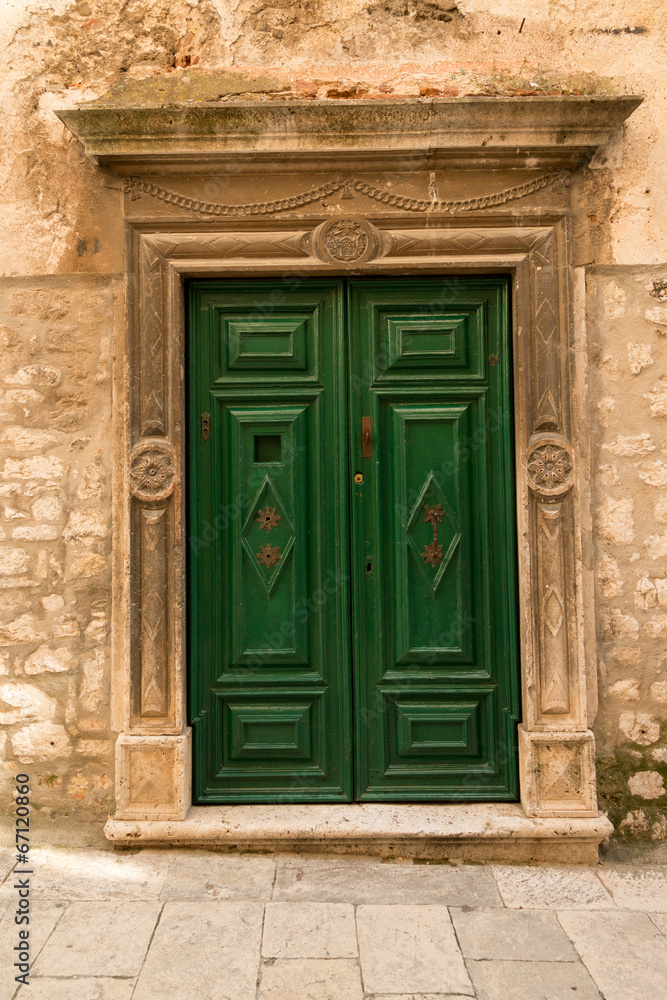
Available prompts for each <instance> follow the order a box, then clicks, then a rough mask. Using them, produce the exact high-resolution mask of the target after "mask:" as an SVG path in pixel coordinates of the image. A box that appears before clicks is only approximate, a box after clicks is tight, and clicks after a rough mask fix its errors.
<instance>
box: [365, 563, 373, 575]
mask: <svg viewBox="0 0 667 1000" xmlns="http://www.w3.org/2000/svg"><path fill="white" fill-rule="evenodd" d="M366 572H367V573H372V572H373V563H372V562H367V563H366Z"/></svg>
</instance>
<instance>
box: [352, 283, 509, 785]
mask: <svg viewBox="0 0 667 1000" xmlns="http://www.w3.org/2000/svg"><path fill="white" fill-rule="evenodd" d="M349 321H350V329H349V338H350V345H351V346H350V366H351V367H350V386H351V391H350V407H351V410H350V434H351V443H350V455H351V470H350V471H351V474H352V477H354V476H355V475H356V477H357V480H358V478H359V475H361V476H362V477H363V481H362V482H361V483H359V482H357V481H355V486H354V489H353V498H352V528H353V553H352V566H353V578H354V586H353V588H352V589H353V595H354V607H353V622H354V634H355V727H356V748H357V750H356V762H357V763H356V775H355V780H356V796H355V797H356V798H358V799H361V800H377V799H389V800H397V799H411V800H413V801H414V800H416V799H421V800H428V799H431V800H433V799H436V800H437V799H443V800H444V799H447V800H452V799H471V800H472V799H477V800H479V799H485V798H488V799H494V800H498V799H514V798H516V796H517V787H516V786H517V781H516V771H517V768H516V738H515V732H516V721H517V715H518V690H517V689H518V674H519V671H518V649H517V629H516V614H517V611H516V609H517V606H518V601H517V584H516V572H515V564H516V557H515V545H516V541H515V531H514V524H515V513H514V502H515V501H514V491H513V482H514V470H513V449H512V436H513V429H512V420H511V414H512V405H511V398H510V386H511V358H510V338H509V315H508V285H507V281H506V279H504V278H497V279H495V278H494V279H488V280H484V281H479V280H475V279H469V278H448V279H433V280H409V279H404V280H402V281H395V280H392V281H387V280H373V279H369V280H359V281H356V282H351V283H350V286H349ZM362 418H366V421H364V423H363V424H362ZM368 418H370V447H369V442H368V438H367V437H366V441H365V447H364V441H363V435H362V427H363V428H364V431H366V430H367V428H368ZM369 451H370V456H369V455H368V452H369ZM364 454H366V457H364Z"/></svg>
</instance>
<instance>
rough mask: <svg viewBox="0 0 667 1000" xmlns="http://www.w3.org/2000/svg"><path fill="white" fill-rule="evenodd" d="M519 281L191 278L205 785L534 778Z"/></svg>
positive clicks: (194, 594) (439, 796)
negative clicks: (515, 365) (522, 748)
mask: <svg viewBox="0 0 667 1000" xmlns="http://www.w3.org/2000/svg"><path fill="white" fill-rule="evenodd" d="M508 293H509V290H508V285H507V281H506V279H504V278H501V277H494V278H489V279H471V278H456V277H455V278H446V279H443V278H429V279H414V278H390V279H387V278H384V279H376V278H369V279H358V280H357V279H355V280H342V279H326V280H321V279H316V278H313V279H310V278H307V279H303V278H299V277H289V278H285V279H280V278H276V279H264V280H238V281H197V282H193V283H192V284H191V286H190V296H189V323H188V327H189V346H188V357H187V365H188V373H189V375H188V379H189V397H188V414H189V460H188V475H189V503H188V519H189V521H188V530H189V546H188V548H189V633H190V655H189V670H190V714H191V722H192V725H193V729H194V787H195V800H196V801H198V802H200V803H207V802H209V803H212V802H290V801H291V802H313V801H320V802H322V801H324V802H349V801H353V800H358V801H378V800H384V801H425V800H431V801H438V800H459V801H460V800H468V801H474V800H485V799H486V800H488V799H492V800H506V799H514V798H516V790H517V778H516V722H517V717H518V673H519V671H518V650H517V624H516V619H517V607H518V597H517V584H516V558H515V545H516V541H515V515H514V504H515V500H514V489H513V483H514V470H513V449H512V438H513V432H512V419H511V416H512V405H511V360H510V337H509V320H508Z"/></svg>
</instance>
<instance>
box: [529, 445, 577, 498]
mask: <svg viewBox="0 0 667 1000" xmlns="http://www.w3.org/2000/svg"><path fill="white" fill-rule="evenodd" d="M526 466H527V470H528V484H529V486H530V488H531V490H532V491H533V493H535V494H536V495H537V496H538V497H540V498H541V499H542V498H544V499H547V498H553V499H555V498H557V497H562V496H564V495H565V494H566V493H567V492H568V491H569V490H570V489H571V488H572V485H573V483H574V456H573V453H572V447H571V445H570V443H569V442H568V441H566V439H565V438H564V437H562V436H561V435H560V434H538V435H535V436H534V437H532V438H531V440H530V442H529V445H528V457H527V462H526Z"/></svg>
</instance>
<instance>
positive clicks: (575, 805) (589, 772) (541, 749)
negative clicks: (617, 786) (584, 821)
mask: <svg viewBox="0 0 667 1000" xmlns="http://www.w3.org/2000/svg"><path fill="white" fill-rule="evenodd" d="M519 770H520V773H521V803H522V805H523V807H524V809H525V812H526V815H527V816H540V817H545V818H546V817H570V816H571V817H593V816H597V814H598V810H597V793H596V788H595V740H594V738H593V733H592V732H591V731H590V729H588V730H586V731H585V732H583V733H582V732H579V733H577V732H560V733H552V732H528V731H527V730H526V729H525V728H524V727H523V726H519Z"/></svg>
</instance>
